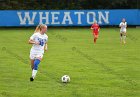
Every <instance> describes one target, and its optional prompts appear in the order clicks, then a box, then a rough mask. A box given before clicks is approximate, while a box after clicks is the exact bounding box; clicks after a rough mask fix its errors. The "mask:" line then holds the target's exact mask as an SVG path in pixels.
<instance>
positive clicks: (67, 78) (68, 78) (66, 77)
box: [61, 75, 70, 83]
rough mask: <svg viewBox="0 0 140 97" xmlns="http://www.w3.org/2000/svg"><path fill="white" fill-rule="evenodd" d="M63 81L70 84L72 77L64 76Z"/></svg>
mask: <svg viewBox="0 0 140 97" xmlns="http://www.w3.org/2000/svg"><path fill="white" fill-rule="evenodd" d="M61 81H62V82H63V83H68V82H70V77H69V76H68V75H64V76H62V77H61Z"/></svg>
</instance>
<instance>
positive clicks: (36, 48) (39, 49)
mask: <svg viewBox="0 0 140 97" xmlns="http://www.w3.org/2000/svg"><path fill="white" fill-rule="evenodd" d="M30 39H32V40H34V41H35V42H40V45H36V44H33V46H32V48H31V51H30V53H34V54H40V53H42V54H43V53H44V46H45V44H46V42H47V41H48V36H47V35H46V34H43V35H42V34H40V33H39V32H37V33H34V34H33V35H32V36H31V37H30Z"/></svg>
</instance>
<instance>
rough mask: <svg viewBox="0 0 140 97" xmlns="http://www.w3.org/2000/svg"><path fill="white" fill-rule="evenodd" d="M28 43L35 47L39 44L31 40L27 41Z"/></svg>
mask: <svg viewBox="0 0 140 97" xmlns="http://www.w3.org/2000/svg"><path fill="white" fill-rule="evenodd" d="M28 43H29V44H36V45H39V44H40V43H39V42H35V41H34V40H32V39H29V41H28Z"/></svg>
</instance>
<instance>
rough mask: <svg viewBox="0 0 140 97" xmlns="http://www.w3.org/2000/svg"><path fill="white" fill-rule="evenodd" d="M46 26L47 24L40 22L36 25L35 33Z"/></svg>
mask: <svg viewBox="0 0 140 97" xmlns="http://www.w3.org/2000/svg"><path fill="white" fill-rule="evenodd" d="M44 26H46V25H44V24H40V25H38V26H37V27H36V29H35V31H34V33H37V32H40V31H41V29H42V27H44Z"/></svg>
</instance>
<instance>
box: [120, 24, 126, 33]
mask: <svg viewBox="0 0 140 97" xmlns="http://www.w3.org/2000/svg"><path fill="white" fill-rule="evenodd" d="M119 26H120V27H121V29H120V32H126V27H127V22H125V23H124V22H121V23H120V25H119Z"/></svg>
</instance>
